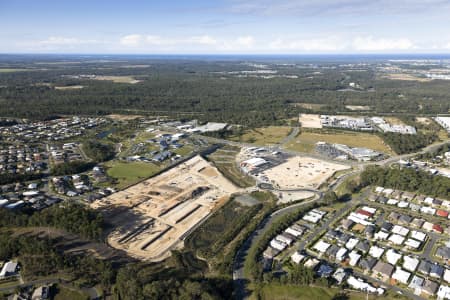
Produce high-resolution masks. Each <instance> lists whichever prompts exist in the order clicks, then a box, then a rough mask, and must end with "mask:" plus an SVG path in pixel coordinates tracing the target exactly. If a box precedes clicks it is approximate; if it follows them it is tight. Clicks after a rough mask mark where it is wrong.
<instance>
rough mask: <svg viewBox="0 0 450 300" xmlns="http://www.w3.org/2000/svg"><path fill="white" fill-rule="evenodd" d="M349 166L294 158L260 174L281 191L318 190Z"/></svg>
mask: <svg viewBox="0 0 450 300" xmlns="http://www.w3.org/2000/svg"><path fill="white" fill-rule="evenodd" d="M348 168H349V167H348V166H345V165H341V164H336V163H331V162H326V161H323V160H319V159H315V158H310V157H300V156H294V157H291V158H289V159H288V160H287V161H286V162H284V163H282V164H280V165H278V166H275V167H273V168H270V169H268V170H265V171H263V172H262V173H260V175H261V176H264V175H265V176H267V177H268V178H269V181H270V182H271V183H272V184H273V185H274V186H275V187H277V188H279V189H286V190H288V189H301V188H317V187H318V186H320V185H321V184H322V183H323V182H325V181H326V180H327V179H328V178H329V177H330V176H332V175H333V173H335V172H336V171H340V170H345V169H348Z"/></svg>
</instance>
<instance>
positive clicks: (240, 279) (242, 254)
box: [217, 139, 450, 299]
mask: <svg viewBox="0 0 450 300" xmlns="http://www.w3.org/2000/svg"><path fill="white" fill-rule="evenodd" d="M217 140H218V139H217ZM223 141H224V142H228V141H225V140H223ZM449 141H450V140H446V141H444V142H441V143H438V144H434V145H430V146H428V147H426V148H424V149H422V150H421V151H419V152H415V153H410V154H404V155H399V156H394V157H390V158H388V159H385V160H383V161H378V162H370V163H358V164H357V166H358V169H357V170H355V171H352V172H350V173H346V174H345V175H342V176H340V177H339V178H337V179H336V180H335V181H334V182H333V183H331V184H330V186H329V188H328V190H332V191H335V190H336V188H337V187H338V186H339V185H340V184H342V183H343V182H344V180H345V179H346V178H348V177H349V176H352V175H354V174H357V173H360V172H361V171H362V170H364V166H366V165H382V166H384V165H389V164H392V163H394V162H396V161H399V160H401V159H407V158H410V157H414V156H416V155H417V154H421V153H426V152H430V151H433V150H436V149H437V148H439V147H440V146H442V145H444V144H447V143H448V142H449ZM232 143H233V144H235V145H237V144H240V146H243V145H242V144H241V143H236V142H232ZM245 146H247V145H245ZM253 146H254V145H253ZM283 151H285V150H283ZM298 154H299V153H297V155H298ZM316 192H319V191H316ZM320 193H321V194H320V197H319V198H318V199H313V200H310V201H306V202H301V203H297V204H294V205H291V206H288V207H285V208H282V209H279V210H277V211H275V212H273V213H272V214H271V215H270V216H268V217H267V218H265V219H264V220H263V221H262V222H261V223H260V224H259V226H258V227H257V229H256V230H255V231H254V232H253V233H252V234H251V235H250V236H249V238H248V239H247V240H246V241H245V242H244V243H243V245H242V246H241V248H240V249H239V250H238V251H237V253H236V256H235V261H234V264H233V281H234V298H235V299H245V298H247V296H248V294H247V291H246V283H247V280H246V278H245V276H244V262H245V258H246V256H247V253H248V250H249V249H250V247H251V245H252V243H253V242H255V241H256V240H257V239H258V238H259V237H261V236H262V235H263V234H264V233H265V232H266V231H267V230H268V229H269V228H270V226H271V225H272V224H273V223H274V222H275V221H276V220H278V219H280V218H281V217H282V216H284V215H286V214H288V213H290V212H292V211H294V210H295V209H296V208H298V207H301V206H304V205H306V204H310V203H313V202H315V201H318V200H320V199H322V197H323V193H322V192H320ZM348 205H354V202H353V201H351V202H349V203H348V204H347V205H346V206H345V207H344V208H342V209H341V210H339V211H338V212H337V214H338V215H339V214H342V213H345V212H346V208H347V206H348ZM333 219H335V218H333ZM330 222H331V220H330V221H327V222H325V224H323V225H322V226H321V227H320V228H319V229H320V230H325V229H326V227H328V226H329V224H330ZM302 243H303V244H305V245H306V243H307V241H303V242H302ZM357 275H358V276H360V277H363V278H365V279H367V280H369V279H370V280H371V281H376V280H374V279H373V278H371V277H368V276H366V275H364V274H357ZM379 283H380V284H382V285H384V286H388V287H389V288H390V289H391V290H393V291H396V292H399V293H402V294H405V295H408V296H409V297H411V298H413V299H422V298H421V297H418V296H416V295H414V294H412V293H411V292H409V291H406V290H403V289H401V288H399V287H396V286H390V285H388V284H386V283H384V282H379Z"/></svg>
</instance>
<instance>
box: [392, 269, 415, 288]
mask: <svg viewBox="0 0 450 300" xmlns="http://www.w3.org/2000/svg"><path fill="white" fill-rule="evenodd" d="M409 277H411V273H409V272H407V271H405V270H403V269H402V268H399V267H397V268H396V269H395V272H394V273H393V274H392V278H393V279H395V280H397V281H399V282H401V283H403V284H408V280H409Z"/></svg>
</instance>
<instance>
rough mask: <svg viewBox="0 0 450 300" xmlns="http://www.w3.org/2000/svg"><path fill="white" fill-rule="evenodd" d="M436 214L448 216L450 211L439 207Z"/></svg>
mask: <svg viewBox="0 0 450 300" xmlns="http://www.w3.org/2000/svg"><path fill="white" fill-rule="evenodd" d="M436 215H438V216H439V217H444V218H448V211H446V210H443V209H438V210H436Z"/></svg>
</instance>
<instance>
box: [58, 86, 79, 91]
mask: <svg viewBox="0 0 450 300" xmlns="http://www.w3.org/2000/svg"><path fill="white" fill-rule="evenodd" d="M82 88H84V85H68V86H55V90H60V91H65V90H79V89H82Z"/></svg>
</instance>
